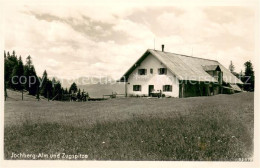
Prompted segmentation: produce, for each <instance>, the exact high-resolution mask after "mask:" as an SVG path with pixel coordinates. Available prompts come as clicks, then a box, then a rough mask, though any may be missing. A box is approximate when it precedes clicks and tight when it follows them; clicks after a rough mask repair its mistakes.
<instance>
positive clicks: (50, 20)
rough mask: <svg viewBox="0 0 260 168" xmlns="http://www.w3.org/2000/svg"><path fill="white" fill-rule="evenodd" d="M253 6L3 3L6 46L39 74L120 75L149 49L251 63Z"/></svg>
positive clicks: (225, 62)
mask: <svg viewBox="0 0 260 168" xmlns="http://www.w3.org/2000/svg"><path fill="white" fill-rule="evenodd" d="M255 23H256V18H255V9H254V8H252V7H250V6H205V5H204V6H194V5H182V6H175V5H171V4H168V5H150V4H143V5H138V4H130V3H123V4H113V3H110V4H108V3H99V4H84V5H82V4H73V5H71V4H70V5H66V4H62V3H59V4H44V5H35V4H34V5H29V4H22V3H20V4H12V5H8V6H7V7H5V10H4V24H3V26H4V35H5V37H4V49H5V50H6V51H12V50H15V51H16V53H17V55H18V56H19V55H21V56H22V59H23V61H25V59H26V57H27V56H28V55H30V56H31V57H32V61H33V64H34V66H35V68H36V71H37V74H38V75H40V76H41V75H42V73H43V71H44V70H47V72H48V75H49V76H56V77H59V78H66V79H72V78H79V77H83V76H111V77H113V78H120V76H122V75H123V74H124V73H125V72H126V71H127V70H128V69H129V68H130V66H131V65H132V64H133V63H134V62H135V61H136V60H137V59H138V58H139V57H140V56H141V55H142V54H143V53H144V52H145V51H146V50H147V49H148V48H150V49H154V47H155V49H157V50H161V45H162V44H164V45H165V51H167V52H174V53H178V54H185V55H192V56H195V57H201V58H208V59H214V60H217V61H219V62H220V63H221V64H223V65H224V66H225V67H227V68H228V66H229V64H230V61H231V60H232V62H233V64H234V65H235V71H236V72H240V71H241V70H244V65H243V64H244V62H246V61H248V60H251V61H252V62H253V63H254V55H255Z"/></svg>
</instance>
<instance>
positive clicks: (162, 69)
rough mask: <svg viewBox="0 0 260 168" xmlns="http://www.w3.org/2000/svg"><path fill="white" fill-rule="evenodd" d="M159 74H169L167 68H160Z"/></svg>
mask: <svg viewBox="0 0 260 168" xmlns="http://www.w3.org/2000/svg"><path fill="white" fill-rule="evenodd" d="M158 74H159V75H166V74H167V68H159V69H158Z"/></svg>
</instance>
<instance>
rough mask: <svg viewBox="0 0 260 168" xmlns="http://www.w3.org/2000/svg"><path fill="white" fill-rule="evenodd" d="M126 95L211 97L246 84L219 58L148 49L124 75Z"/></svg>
mask: <svg viewBox="0 0 260 168" xmlns="http://www.w3.org/2000/svg"><path fill="white" fill-rule="evenodd" d="M120 82H124V83H125V95H126V96H152V95H153V93H154V92H157V93H160V95H162V96H165V97H179V98H182V97H191V96H210V95H216V94H222V93H228V94H230V93H235V92H241V91H242V90H241V87H242V86H243V83H242V82H241V80H240V79H238V78H237V77H236V76H234V75H233V74H232V73H231V72H230V71H229V70H228V69H226V68H225V67H224V66H223V65H221V64H220V63H219V62H218V61H215V60H209V59H203V58H197V57H192V56H186V55H181V54H175V53H169V52H164V45H162V51H158V50H152V49H148V50H147V51H146V52H145V53H144V54H143V55H142V56H141V57H140V58H139V59H138V60H137V61H136V62H135V63H134V65H132V66H131V67H130V69H129V70H128V71H127V72H126V73H125V74H124V75H123V76H122V77H121V78H120Z"/></svg>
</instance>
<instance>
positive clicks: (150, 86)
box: [148, 85, 154, 96]
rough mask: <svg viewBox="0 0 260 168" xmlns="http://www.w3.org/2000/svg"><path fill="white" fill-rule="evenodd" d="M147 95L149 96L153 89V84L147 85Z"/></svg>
mask: <svg viewBox="0 0 260 168" xmlns="http://www.w3.org/2000/svg"><path fill="white" fill-rule="evenodd" d="M148 88H149V89H148V95H149V96H151V93H152V91H153V90H154V85H149V87H148Z"/></svg>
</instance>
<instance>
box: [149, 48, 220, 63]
mask: <svg viewBox="0 0 260 168" xmlns="http://www.w3.org/2000/svg"><path fill="white" fill-rule="evenodd" d="M148 50H153V51H158V52H162V53H170V54H176V55H179V56H184V57H191V58H197V59H203V60H209V61H215V62H218V61H217V60H212V59H207V58H200V57H194V56H189V55H184V54H177V53H172V52H166V51H160V50H155V49H148Z"/></svg>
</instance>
